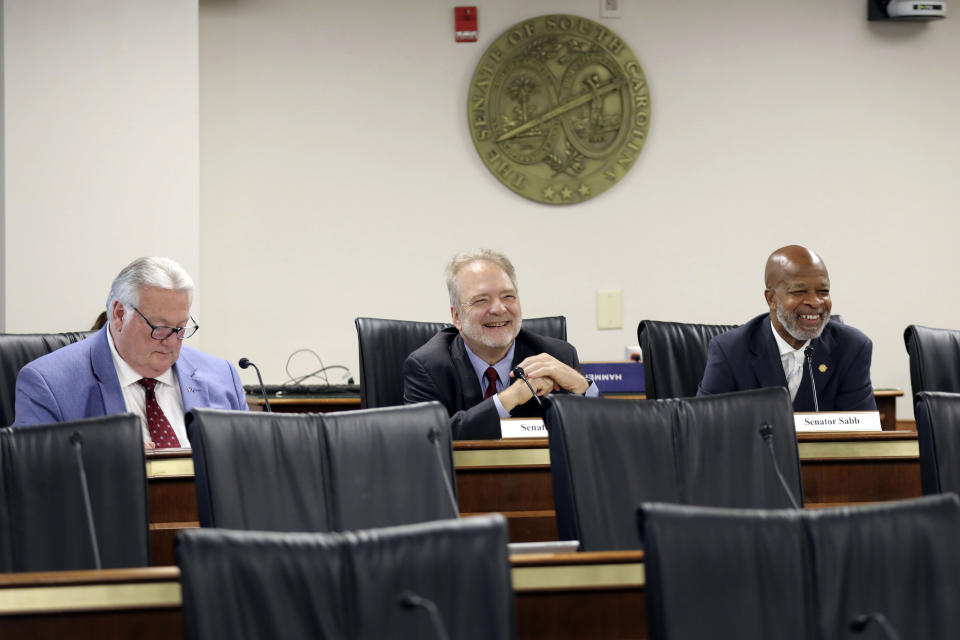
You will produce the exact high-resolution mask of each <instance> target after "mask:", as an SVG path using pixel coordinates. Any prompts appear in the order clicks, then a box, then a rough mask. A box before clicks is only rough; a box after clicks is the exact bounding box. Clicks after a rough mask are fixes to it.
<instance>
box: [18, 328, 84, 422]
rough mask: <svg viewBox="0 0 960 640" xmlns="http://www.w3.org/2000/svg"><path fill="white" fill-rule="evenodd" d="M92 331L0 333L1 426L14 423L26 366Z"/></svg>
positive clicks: (81, 338)
mask: <svg viewBox="0 0 960 640" xmlns="http://www.w3.org/2000/svg"><path fill="white" fill-rule="evenodd" d="M93 333H95V332H93V331H73V332H69V333H0V426H7V425H10V424H13V419H14V415H13V410H14V402H15V400H16V397H17V376H18V375H20V369H22V368H23V365H25V364H27V363H28V362H32V361H34V360H36V359H37V358H39V357H40V356H45V355H47V354H48V353H50V352H51V351H56V350H57V349H59V348H60V347H65V346H67V345H68V344H70V343H73V342H78V341H80V340H83V339H84V338H86V337H89V336H91V335H93Z"/></svg>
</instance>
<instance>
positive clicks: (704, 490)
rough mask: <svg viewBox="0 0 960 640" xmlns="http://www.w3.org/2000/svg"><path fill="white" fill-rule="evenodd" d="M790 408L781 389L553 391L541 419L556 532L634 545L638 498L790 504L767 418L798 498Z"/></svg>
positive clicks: (606, 545) (610, 545)
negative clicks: (648, 396) (655, 395)
mask: <svg viewBox="0 0 960 640" xmlns="http://www.w3.org/2000/svg"><path fill="white" fill-rule="evenodd" d="M792 412H793V407H792V406H791V404H790V395H789V394H788V393H787V390H786V389H784V388H780V387H776V388H769V389H758V390H755V391H741V392H737V393H725V394H717V395H713V396H707V397H703V398H690V399H673V400H617V401H616V402H614V401H611V400H603V399H601V398H580V397H573V396H556V397H554V398H553V399H552V402H551V404H550V407H549V408H548V409H547V412H546V415H545V417H544V422H545V423H546V425H547V428H548V429H549V430H550V469H551V476H552V480H553V499H554V504H555V507H556V513H557V528H558V531H559V535H560V539H561V540H579V541H580V544H581V547H582V548H583V550H585V551H604V550H614V549H638V548H640V540H639V538H638V537H637V530H636V520H635V517H634V514H635V513H636V509H637V506H639V504H640V503H641V502H649V501H659V502H675V503H681V504H697V505H709V506H725V507H758V508H759V507H766V508H775V507H789V506H790V505H791V502H790V499H789V497H788V495H787V494H786V492H785V491H784V489H783V487H782V486H781V484H780V481H779V480H778V478H777V473H776V469H775V467H774V464H773V458H772V456H771V453H770V450H769V448H768V446H769V445H768V444H767V442H766V441H765V440H764V438H763V437H762V436H761V434H760V428H761V426H762V425H769V426H770V428H771V440H772V443H773V448H774V452H775V456H776V460H777V463H778V465H779V468H780V470H781V473H782V474H783V475H784V477H785V481H786V483H787V485H788V486H789V488H790V492H791V493H792V494H793V496H794V497H795V498H796V500H797V501H798V502H800V503H801V504H802V501H803V493H802V488H801V484H800V461H799V457H798V455H797V438H796V434H795V431H794V426H793V413H792Z"/></svg>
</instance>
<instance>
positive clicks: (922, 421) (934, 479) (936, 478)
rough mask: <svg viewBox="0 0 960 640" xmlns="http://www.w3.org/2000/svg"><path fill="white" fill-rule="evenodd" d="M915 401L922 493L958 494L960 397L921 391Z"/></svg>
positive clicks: (959, 483) (959, 479) (941, 392)
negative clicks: (950, 492)
mask: <svg viewBox="0 0 960 640" xmlns="http://www.w3.org/2000/svg"><path fill="white" fill-rule="evenodd" d="M914 399H915V401H916V404H915V406H914V413H915V416H916V419H917V441H918V444H919V445H920V484H921V485H922V487H923V493H924V494H931V493H946V492H948V491H952V492H954V493H960V393H947V392H945V391H921V392H920V393H918V394H917V395H916V397H915V398H914Z"/></svg>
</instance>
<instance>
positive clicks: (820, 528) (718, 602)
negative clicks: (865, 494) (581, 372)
mask: <svg viewBox="0 0 960 640" xmlns="http://www.w3.org/2000/svg"><path fill="white" fill-rule="evenodd" d="M638 517H639V528H640V532H641V537H642V539H643V541H644V546H645V549H646V554H645V557H644V563H645V568H646V597H647V626H648V631H649V633H650V638H651V639H652V640H663V639H665V638H669V639H671V640H684V639H687V638H691V639H692V638H706V637H717V634H718V633H723V634H724V637H736V638H744V639H747V640H750V639H754V638H755V639H757V640H760V639H766V638H786V639H787V640H791V639H796V640H806V639H808V638H822V639H824V640H833V639H837V640H839V639H841V638H843V639H845V638H851V637H853V634H852V633H851V631H850V622H851V620H853V619H854V618H855V617H857V616H862V615H865V614H875V613H881V614H883V615H884V616H885V617H886V619H887V620H889V622H890V624H891V625H892V626H893V627H894V628H895V629H899V630H900V631H901V632H903V633H904V634H908V635H904V636H903V637H905V638H906V637H910V638H952V637H955V636H956V629H957V628H960V609H958V607H957V606H956V602H955V600H956V594H957V593H958V591H960V551H958V549H957V545H956V539H957V536H958V535H960V500H958V498H957V496H956V495H954V494H949V495H942V496H930V497H925V498H918V499H915V500H905V501H900V502H890V503H883V504H878V505H871V506H866V507H845V508H838V509H816V510H810V511H804V510H740V509H717V508H703V507H690V506H683V505H668V504H644V505H643V506H642V508H641V510H640V514H639V516H638ZM866 637H874V638H881V637H885V636H884V634H883V633H881V632H879V631H876V632H875V633H874V634H873V635H869V634H867V635H866Z"/></svg>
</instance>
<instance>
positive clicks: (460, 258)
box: [445, 249, 520, 307]
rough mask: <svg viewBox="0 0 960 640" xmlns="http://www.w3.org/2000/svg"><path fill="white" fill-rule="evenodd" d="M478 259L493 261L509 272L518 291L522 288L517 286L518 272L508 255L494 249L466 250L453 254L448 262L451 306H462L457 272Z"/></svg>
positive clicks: (505, 271)
mask: <svg viewBox="0 0 960 640" xmlns="http://www.w3.org/2000/svg"><path fill="white" fill-rule="evenodd" d="M478 260H484V261H486V262H492V263H493V264H495V265H497V266H498V267H500V268H501V269H503V272H504V273H506V274H507V277H508V278H510V283H511V284H513V288H514V289H516V290H517V291H519V290H520V288H519V287H518V286H517V272H516V270H515V269H514V268H513V263H512V262H510V259H509V258H507V256H505V255H503V254H502V253H500V252H499V251H493V250H492V249H478V250H476V251H465V252H463V253H458V254H457V255H455V256H453V258H452V259H451V260H450V262H449V263H448V264H447V268H446V271H445V275H446V278H447V293H449V294H450V306H451V307H459V306H460V302H461V301H460V287H459V286H458V283H457V274H458V273H460V270H461V269H463V268H464V267H465V266H467V265H468V264H470V263H471V262H476V261H478Z"/></svg>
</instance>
